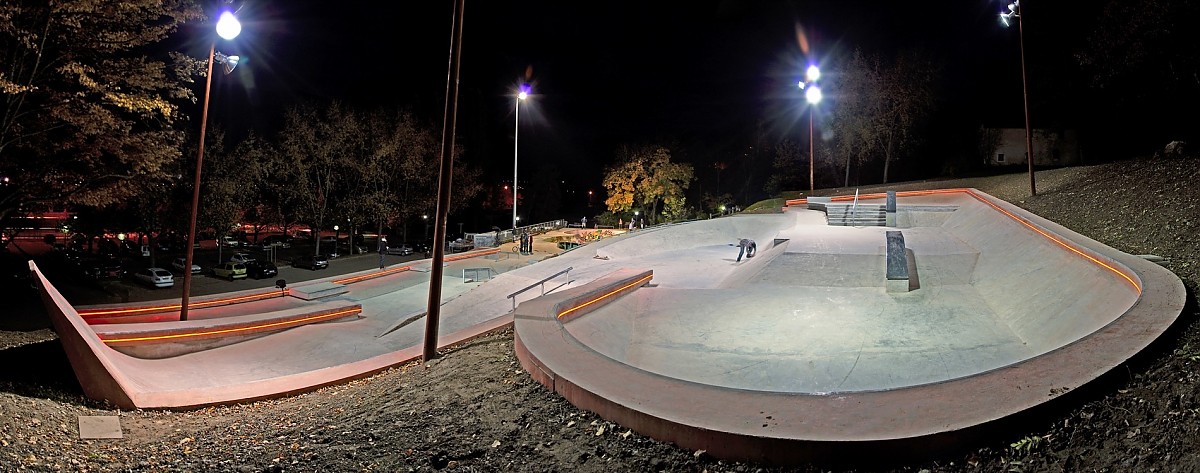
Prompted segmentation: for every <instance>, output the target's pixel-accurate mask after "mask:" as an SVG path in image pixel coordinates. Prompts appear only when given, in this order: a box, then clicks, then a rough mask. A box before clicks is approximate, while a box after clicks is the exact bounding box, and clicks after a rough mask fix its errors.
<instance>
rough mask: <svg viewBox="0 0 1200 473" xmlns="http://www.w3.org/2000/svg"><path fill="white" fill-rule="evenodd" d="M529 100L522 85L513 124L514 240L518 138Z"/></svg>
mask: <svg viewBox="0 0 1200 473" xmlns="http://www.w3.org/2000/svg"><path fill="white" fill-rule="evenodd" d="M527 98H529V84H521V90H520V91H518V92H517V100H516V119H515V121H514V124H513V186H512V197H513V204H512V207H513V209H512V210H513V211H512V228H513V238H516V236H517V233H516V230H517V187H518V186H517V150H518V149H519V148H518V147H517V136H518V134H520V132H521V102H524V101H525V99H527Z"/></svg>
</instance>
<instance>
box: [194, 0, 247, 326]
mask: <svg viewBox="0 0 1200 473" xmlns="http://www.w3.org/2000/svg"><path fill="white" fill-rule="evenodd" d="M216 29H217V35H219V36H220V37H221V38H224V39H226V40H230V39H233V38H235V37H237V35H238V34H239V33H241V32H242V24H241V23H240V22H238V19H237V17H236V16H234V14H233V12H232V11H229V10H223V11H222V12H221V14H220V16H219V17H218V20H217V27H216ZM240 60H241V58H240V57H238V56H226V55H224V54H219V53H217V40H216V39H213V41H212V44H211V46H209V48H208V72H207V73H206V74H205V83H204V108H203V109H202V111H201V112H200V139H199V142H198V144H197V146H196V148H197V149H196V179H195V182H194V183H193V184H192V213H191V219H190V220H189V221H188V234H187V248H186V249H185V250H184V251H185V253H186V256H185V258H184V265H183V267H184V268H191V267H192V262H193V256H194V255H193V251H194V250H195V245H196V215H197V213H198V209H199V208H200V170H201V169H202V168H203V166H204V133H205V129H206V128H207V125H208V99H209V97H210V96H211V95H212V72H213V62H214V61H219V62H221V63H222V64H224V65H225V73H226V74H228V73H230V72H233V68H234V67H237V64H238V62H240ZM191 292H192V272H191V271H184V272H183V299H182V300H181V301H180V304H179V320H187V316H188V304H189V299H190V298H191Z"/></svg>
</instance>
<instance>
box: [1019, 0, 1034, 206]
mask: <svg viewBox="0 0 1200 473" xmlns="http://www.w3.org/2000/svg"><path fill="white" fill-rule="evenodd" d="M1017 10H1018V11H1017V36H1018V37H1019V38H1020V39H1019V40H1018V42H1019V43H1020V44H1021V87H1022V88H1023V89H1024V95H1025V161H1027V162H1028V163H1029V194H1030V195H1034V196H1036V195H1037V185H1036V183H1035V182H1034V179H1033V129H1032V128H1031V127H1030V126H1029V80H1028V79H1026V78H1025V28H1024V26H1023V25H1024V22H1025V20H1024V17H1025V9H1024V8H1023V7H1021V6H1020V4H1018V6H1017Z"/></svg>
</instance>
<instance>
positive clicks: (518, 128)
mask: <svg viewBox="0 0 1200 473" xmlns="http://www.w3.org/2000/svg"><path fill="white" fill-rule="evenodd" d="M516 106H517V118H516V121H515V122H514V124H513V188H512V191H513V192H512V194H513V217H512V227H513V234H514V235H515V234H516V230H517V135H518V134H519V133H520V132H521V98H520V97H519V96H518V98H517V99H516Z"/></svg>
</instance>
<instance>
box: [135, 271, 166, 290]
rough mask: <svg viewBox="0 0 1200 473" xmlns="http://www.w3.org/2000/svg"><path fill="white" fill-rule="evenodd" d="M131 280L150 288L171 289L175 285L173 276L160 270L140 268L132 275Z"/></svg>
mask: <svg viewBox="0 0 1200 473" xmlns="http://www.w3.org/2000/svg"><path fill="white" fill-rule="evenodd" d="M133 278H134V279H136V280H138V281H141V282H142V283H143V284H147V285H149V286H152V287H171V286H174V285H175V276H174V275H172V274H171V272H170V271H167V270H165V269H162V268H142V269H139V270H138V271H137V272H135V273H133Z"/></svg>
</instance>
